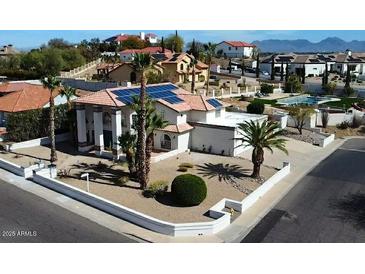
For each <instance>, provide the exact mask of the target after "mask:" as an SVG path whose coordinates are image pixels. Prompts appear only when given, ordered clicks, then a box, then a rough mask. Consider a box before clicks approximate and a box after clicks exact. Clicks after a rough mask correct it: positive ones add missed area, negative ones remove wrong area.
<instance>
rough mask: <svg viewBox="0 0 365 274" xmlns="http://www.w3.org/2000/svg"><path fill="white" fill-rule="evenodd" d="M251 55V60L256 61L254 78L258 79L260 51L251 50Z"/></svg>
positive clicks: (256, 49)
mask: <svg viewBox="0 0 365 274" xmlns="http://www.w3.org/2000/svg"><path fill="white" fill-rule="evenodd" d="M251 55H252V59H256V78H260V49H259V48H257V47H255V48H253V50H252V53H251Z"/></svg>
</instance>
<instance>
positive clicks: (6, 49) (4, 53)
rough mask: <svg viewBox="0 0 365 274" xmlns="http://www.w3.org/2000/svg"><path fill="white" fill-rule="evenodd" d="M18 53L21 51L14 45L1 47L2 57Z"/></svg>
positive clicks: (0, 54) (0, 53) (0, 55)
mask: <svg viewBox="0 0 365 274" xmlns="http://www.w3.org/2000/svg"><path fill="white" fill-rule="evenodd" d="M16 54H19V51H18V50H17V49H15V48H14V46H13V45H5V46H3V47H1V48H0V58H5V57H9V56H12V55H16Z"/></svg>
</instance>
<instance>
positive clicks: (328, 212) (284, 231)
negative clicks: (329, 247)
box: [242, 139, 365, 243]
mask: <svg viewBox="0 0 365 274" xmlns="http://www.w3.org/2000/svg"><path fill="white" fill-rule="evenodd" d="M364 163H365V139H351V140H348V141H346V142H345V143H344V144H343V145H342V146H341V147H340V148H339V149H337V150H336V151H335V152H334V153H333V154H332V155H330V156H329V157H328V158H327V159H326V160H324V161H322V162H321V163H320V164H319V165H318V166H317V167H316V168H315V169H313V170H312V171H311V172H310V173H308V174H307V175H306V176H305V177H304V178H302V179H301V180H300V182H298V184H297V185H296V186H295V187H294V188H293V189H292V190H291V191H290V192H289V193H288V194H287V195H286V196H285V197H284V198H283V199H282V200H281V201H280V202H279V203H278V204H277V205H276V206H275V207H274V208H273V209H272V210H271V211H270V212H269V213H268V214H267V215H266V216H265V218H264V219H262V220H261V222H260V223H259V224H258V225H256V226H255V228H254V229H253V230H252V231H251V232H250V233H249V234H248V235H247V236H246V237H245V238H244V239H243V240H242V242H331V243H332V242H365V169H364Z"/></svg>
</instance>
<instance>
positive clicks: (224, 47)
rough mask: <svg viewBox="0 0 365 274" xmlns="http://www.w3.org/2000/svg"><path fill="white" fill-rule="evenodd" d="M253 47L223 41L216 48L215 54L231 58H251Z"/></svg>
mask: <svg viewBox="0 0 365 274" xmlns="http://www.w3.org/2000/svg"><path fill="white" fill-rule="evenodd" d="M255 47H256V46H255V45H253V44H250V43H246V42H243V41H223V42H220V43H219V44H218V45H217V46H216V48H215V52H216V54H222V55H223V56H226V57H231V58H241V57H242V56H245V57H251V55H252V51H253V49H254V48H255Z"/></svg>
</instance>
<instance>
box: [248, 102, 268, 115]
mask: <svg viewBox="0 0 365 274" xmlns="http://www.w3.org/2000/svg"><path fill="white" fill-rule="evenodd" d="M264 111H265V104H264V103H262V102H252V103H250V104H249V105H248V106H247V112H248V113H253V114H262V113H264Z"/></svg>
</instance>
